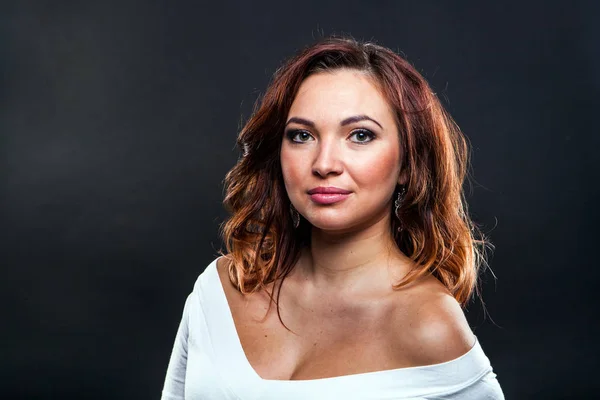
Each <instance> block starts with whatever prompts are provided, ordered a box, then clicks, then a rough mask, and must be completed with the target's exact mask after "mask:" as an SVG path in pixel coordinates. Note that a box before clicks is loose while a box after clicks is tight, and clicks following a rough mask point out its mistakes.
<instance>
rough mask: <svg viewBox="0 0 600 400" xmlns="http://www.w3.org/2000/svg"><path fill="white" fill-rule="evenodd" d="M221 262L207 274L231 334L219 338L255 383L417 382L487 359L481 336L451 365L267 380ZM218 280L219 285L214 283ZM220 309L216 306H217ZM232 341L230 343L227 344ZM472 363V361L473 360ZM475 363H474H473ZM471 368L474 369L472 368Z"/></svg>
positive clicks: (222, 319) (214, 264) (451, 361)
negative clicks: (421, 376)
mask: <svg viewBox="0 0 600 400" xmlns="http://www.w3.org/2000/svg"><path fill="white" fill-rule="evenodd" d="M218 259H219V258H217V259H215V260H214V261H213V262H212V263H211V264H210V265H209V266H208V267H207V268H206V271H205V272H208V273H210V276H209V278H210V279H209V281H210V282H209V284H208V285H207V286H208V288H207V289H208V290H215V291H216V292H215V293H213V294H214V296H209V297H210V298H211V300H212V301H213V302H214V301H218V307H219V309H220V311H219V313H218V314H219V315H220V316H221V318H219V320H220V321H221V322H222V324H223V326H222V327H221V329H222V331H221V333H223V332H227V333H228V334H225V335H218V337H220V338H221V339H223V340H225V341H228V343H226V346H227V347H228V348H230V349H231V347H233V349H232V350H233V351H234V353H235V354H230V355H232V356H235V358H236V359H237V361H238V362H239V363H240V364H242V365H240V367H242V366H243V369H245V370H246V371H247V373H248V374H250V375H251V376H252V377H253V378H254V379H256V380H259V381H261V382H265V383H277V384H300V383H306V384H309V383H319V382H343V381H346V380H349V379H352V380H356V379H380V378H381V379H386V380H387V378H392V377H393V378H394V379H397V378H400V376H399V375H410V376H411V378H412V379H414V374H415V372H423V371H434V370H441V371H440V372H442V373H444V371H446V372H447V373H449V374H450V373H455V372H456V371H460V370H461V368H459V365H460V364H464V365H466V366H467V367H466V368H463V369H462V372H463V373H464V372H467V370H473V368H472V366H474V365H476V364H479V363H478V362H477V361H478V360H477V359H478V358H481V357H482V356H483V358H486V357H485V355H484V354H483V352H482V350H481V348H480V343H479V339H478V338H477V336H475V343H474V344H473V346H472V347H471V348H470V349H469V350H468V351H467V352H466V353H464V354H463V355H461V356H459V357H457V358H454V359H452V360H449V361H445V362H442V363H437V364H428V365H418V366H412V367H402V368H394V369H385V370H379V371H371V372H360V373H355V374H348V375H338V376H331V377H323V378H313V379H294V380H291V379H267V378H263V377H261V376H260V375H259V374H258V372H256V370H255V369H254V367H253V366H252V364H250V361H249V360H248V357H247V356H246V352H245V351H244V348H243V346H242V342H241V340H240V337H239V333H238V331H237V328H236V325H235V321H234V319H233V313H232V312H231V308H230V306H229V301H228V299H227V295H226V294H225V288H224V287H223V282H222V281H221V278H220V276H219V272H218V270H217V260H218ZM215 280H216V282H214V281H215ZM213 305H216V304H213ZM227 339H229V340H227ZM469 359H472V360H469ZM471 361H472V362H471ZM469 367H471V368H469Z"/></svg>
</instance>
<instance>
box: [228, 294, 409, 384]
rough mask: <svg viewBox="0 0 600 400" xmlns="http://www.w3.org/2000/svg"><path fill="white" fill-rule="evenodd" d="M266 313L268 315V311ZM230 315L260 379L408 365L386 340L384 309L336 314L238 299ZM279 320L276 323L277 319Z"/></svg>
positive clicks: (303, 377)
mask: <svg viewBox="0 0 600 400" xmlns="http://www.w3.org/2000/svg"><path fill="white" fill-rule="evenodd" d="M267 310H268V312H267ZM231 311H232V315H233V319H234V323H235V326H236V330H237V334H238V337H239V339H240V342H241V345H242V348H243V350H244V353H245V356H246V359H247V361H248V363H249V364H250V365H251V366H252V368H253V369H254V371H255V372H256V373H257V374H258V375H259V376H260V377H261V378H263V379H277V380H306V379H319V378H329V377H334V376H342V375H351V374H358V373H365V372H374V371H381V370H387V369H394V368H401V367H404V366H408V365H410V360H409V359H408V358H406V359H403V358H402V356H400V357H399V356H398V355H399V354H400V355H402V354H403V352H402V349H400V348H398V346H401V341H399V340H397V339H394V338H393V337H392V336H393V335H390V332H391V331H392V329H391V327H390V325H389V320H390V318H389V316H388V315H387V314H388V310H386V309H385V308H384V307H381V308H379V309H377V308H373V309H371V310H367V311H365V310H348V309H343V310H339V309H336V308H335V307H330V309H328V307H320V306H318V305H315V307H299V306H298V305H295V304H293V303H291V302H286V301H285V300H282V301H281V302H280V308H279V311H280V313H279V315H278V313H277V306H276V305H275V304H272V306H271V309H270V310H269V304H268V297H266V296H265V297H261V296H250V297H245V298H244V297H240V298H238V299H237V301H235V300H234V301H233V304H231ZM280 318H281V320H280Z"/></svg>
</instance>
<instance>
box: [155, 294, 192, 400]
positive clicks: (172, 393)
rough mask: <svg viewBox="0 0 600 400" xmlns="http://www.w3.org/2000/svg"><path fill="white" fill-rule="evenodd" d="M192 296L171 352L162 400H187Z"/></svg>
mask: <svg viewBox="0 0 600 400" xmlns="http://www.w3.org/2000/svg"><path fill="white" fill-rule="evenodd" d="M191 297H192V295H191V294H190V295H189V296H188V297H187V299H186V301H185V305H184V307H183V316H182V318H181V322H180V323H179V329H177V335H176V336H175V344H174V345H173V350H172V351H171V358H170V360H169V366H168V367H167V375H166V377H165V383H164V386H163V390H162V397H161V400H184V398H185V373H186V367H187V349H188V333H189V325H188V322H189V305H190V302H191Z"/></svg>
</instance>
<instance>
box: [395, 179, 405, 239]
mask: <svg viewBox="0 0 600 400" xmlns="http://www.w3.org/2000/svg"><path fill="white" fill-rule="evenodd" d="M405 194H406V186H404V185H402V186H400V191H399V192H398V197H396V200H395V201H394V206H395V208H394V214H396V217H397V218H398V219H399V220H402V219H401V218H400V214H399V213H398V211H399V210H400V206H402V202H403V201H404V195H405ZM400 229H402V228H400Z"/></svg>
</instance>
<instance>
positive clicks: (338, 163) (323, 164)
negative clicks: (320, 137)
mask: <svg viewBox="0 0 600 400" xmlns="http://www.w3.org/2000/svg"><path fill="white" fill-rule="evenodd" d="M340 157H341V151H340V149H339V148H338V145H337V143H335V142H334V141H331V140H330V141H323V142H321V143H319V146H318V150H317V154H316V155H315V159H314V161H313V166H312V169H313V174H315V175H318V176H321V177H323V178H324V177H326V176H328V175H339V174H341V173H342V172H343V170H344V169H343V163H342V160H341V158H340Z"/></svg>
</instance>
